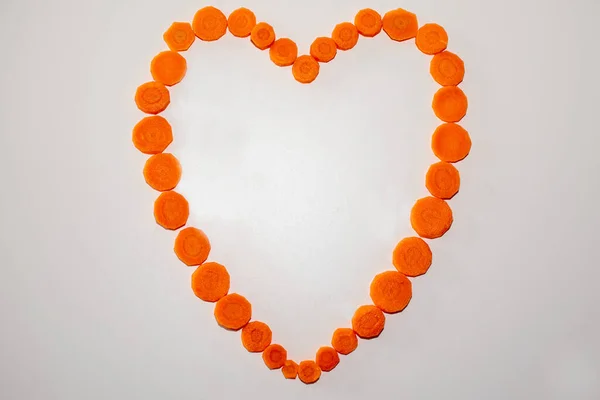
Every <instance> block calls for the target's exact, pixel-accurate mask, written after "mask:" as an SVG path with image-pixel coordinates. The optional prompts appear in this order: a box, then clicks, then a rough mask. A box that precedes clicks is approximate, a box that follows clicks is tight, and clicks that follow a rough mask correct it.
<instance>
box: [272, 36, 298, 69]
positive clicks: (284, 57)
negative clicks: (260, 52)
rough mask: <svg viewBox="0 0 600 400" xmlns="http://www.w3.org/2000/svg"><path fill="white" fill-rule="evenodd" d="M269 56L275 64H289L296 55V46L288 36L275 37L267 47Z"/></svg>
mask: <svg viewBox="0 0 600 400" xmlns="http://www.w3.org/2000/svg"><path fill="white" fill-rule="evenodd" d="M269 57H270V58H271V61H273V63H274V64H275V65H278V66H280V67H287V66H290V65H292V64H293V63H294V61H296V58H297V57H298V46H297V45H296V43H294V41H293V40H291V39H288V38H281V39H277V40H276V41H275V42H273V44H272V45H271V47H270V48H269Z"/></svg>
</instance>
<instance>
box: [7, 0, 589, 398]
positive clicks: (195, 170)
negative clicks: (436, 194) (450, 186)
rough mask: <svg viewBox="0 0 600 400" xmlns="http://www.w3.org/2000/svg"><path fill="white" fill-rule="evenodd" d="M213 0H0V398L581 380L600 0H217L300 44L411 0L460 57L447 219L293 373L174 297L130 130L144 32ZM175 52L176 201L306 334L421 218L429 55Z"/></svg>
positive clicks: (559, 385)
mask: <svg viewBox="0 0 600 400" xmlns="http://www.w3.org/2000/svg"><path fill="white" fill-rule="evenodd" d="M208 4H209V3H203V2H202V1H197V0H196V1H184V0H177V1H164V0H118V1H117V0H114V1H100V0H94V1H81V0H55V1H49V0H3V1H2V3H1V5H0V37H1V40H2V55H1V56H0V59H1V63H0V88H1V93H2V97H1V100H0V101H1V104H0V117H1V118H0V149H1V150H2V157H1V158H0V170H1V171H2V189H1V197H0V217H1V220H0V246H1V247H0V268H1V277H0V316H1V329H0V398H1V399H3V400H4V399H6V400H13V399H14V400H21V399H23V400H37V399H43V400H50V399H59V400H70V399H144V400H150V399H200V400H204V399H206V400H209V399H210V400H213V399H214V400H219V399H226V400H229V399H235V398H262V399H265V400H267V399H269V400H270V399H280V398H281V399H288V400H294V399H307V398H309V399H316V400H319V399H341V398H344V399H348V400H352V399H365V398H381V399H384V398H385V399H388V398H394V399H395V398H399V399H407V400H409V399H433V400H436V399H461V400H467V399H469V400H470V399H473V400H481V399H486V400H494V399H503V400H504V399H545V400H546V399H548V400H552V399H575V400H580V399H581V400H584V399H598V398H600V378H599V375H600V350H599V349H600V344H599V343H598V339H599V338H600V324H599V323H600V321H599V315H600V312H599V311H598V307H599V302H600V291H599V289H598V282H599V280H600V268H599V264H600V263H599V262H598V261H597V254H598V253H597V251H598V247H599V245H600V241H599V234H598V232H599V229H600V228H599V223H600V216H599V212H598V204H599V203H598V201H599V199H598V196H599V195H600V190H599V185H600V183H599V181H600V180H599V179H598V168H599V167H600V163H599V161H598V146H599V145H600V140H599V139H598V134H599V130H598V126H597V122H596V119H595V115H596V114H597V113H598V104H600V101H599V100H600V99H599V97H598V93H599V91H600V87H599V85H598V55H597V50H598V40H597V36H598V28H597V17H598V16H599V15H600V3H599V2H597V1H595V0H573V1H569V2H559V1H557V0H548V1H544V2H542V1H534V0H526V1H524V0H506V1H496V2H490V1H481V0H457V1H452V2H450V1H417V0H412V1H411V0H404V1H402V2H398V1H397V0H394V1H392V0H370V1H368V2H367V1H364V0H363V1H354V0H352V1H348V0H346V1H333V0H304V1H297V2H294V1H267V0H264V1H259V0H245V1H244V2H240V1H239V0H236V1H215V2H213V5H215V6H218V7H219V8H221V9H222V10H223V11H224V12H225V13H226V14H229V12H231V11H232V10H233V9H235V8H237V7H239V6H241V5H244V6H247V7H249V8H251V9H253V10H254V11H255V13H256V15H257V17H258V19H259V20H263V21H267V22H269V23H271V24H272V25H273V26H274V28H275V30H276V32H277V35H278V36H279V37H285V36H287V37H290V38H292V39H294V40H295V41H296V42H297V43H298V45H299V48H300V52H301V53H306V52H307V51H308V48H309V45H310V43H311V42H312V40H313V39H314V38H315V37H316V36H322V35H329V34H330V33H331V30H332V28H333V26H334V25H335V24H337V23H339V22H342V21H346V20H353V18H354V15H355V13H356V12H357V11H358V10H359V9H361V8H363V7H372V8H375V9H377V10H378V11H380V12H382V13H383V12H385V11H387V10H389V9H393V8H397V7H403V8H406V9H409V10H411V11H413V12H415V13H416V14H417V16H418V17H419V22H420V23H421V24H423V23H426V22H432V21H434V22H438V23H440V24H442V25H443V26H444V27H445V28H446V29H447V31H448V33H449V36H450V44H449V49H450V50H452V51H455V52H456V53H458V54H459V55H460V56H461V57H462V58H463V59H464V60H465V63H466V68H467V74H466V78H465V81H464V83H463V84H462V85H461V87H462V88H463V89H464V90H465V92H466V93H467V95H468V96H469V102H470V107H469V112H468V116H467V117H466V118H465V119H464V120H463V121H462V123H463V125H464V127H465V128H466V129H468V130H469V132H470V134H471V137H472V140H473V148H472V153H471V155H470V156H469V157H468V158H467V159H466V160H465V161H464V162H461V163H459V164H457V167H458V169H459V170H460V173H461V178H462V188H461V191H460V193H459V194H458V195H457V196H456V197H455V198H454V199H453V200H452V201H451V202H450V205H451V207H452V209H453V211H454V216H455V223H454V225H453V226H452V228H451V230H450V231H449V232H448V233H447V235H445V236H444V237H443V238H441V239H438V240H434V241H431V242H430V243H431V248H432V250H433V253H434V263H433V266H432V267H431V270H430V272H429V273H428V274H426V275H425V276H423V277H420V278H417V279H415V280H414V281H413V291H414V296H413V300H412V302H411V304H410V305H409V307H408V308H407V309H406V310H405V311H404V312H402V313H400V314H397V315H392V316H388V318H387V322H386V327H385V330H384V331H383V333H382V335H381V336H380V337H379V338H378V339H376V340H372V341H361V342H360V344H359V347H358V349H357V350H356V351H355V352H354V353H352V354H351V355H350V356H347V357H342V361H341V363H340V364H339V366H338V367H337V368H336V369H335V370H334V371H332V372H330V373H324V374H323V376H322V378H321V380H320V381H319V382H318V383H317V384H316V385H312V386H306V385H303V384H301V383H300V382H299V381H286V380H284V379H283V377H282V376H281V373H280V372H279V371H269V370H267V368H266V367H265V366H264V364H263V362H262V360H261V357H260V356H259V355H256V354H249V353H248V352H246V351H245V350H244V349H243V347H242V346H241V342H240V338H239V332H236V333H232V332H227V331H225V330H223V329H221V328H219V327H218V326H217V324H216V322H215V321H214V318H213V316H212V310H213V308H212V304H207V303H203V302H201V301H200V300H198V299H197V298H196V297H195V296H194V295H193V293H192V292H191V290H190V288H189V285H190V282H189V280H190V274H191V272H192V269H191V268H187V267H185V266H184V265H183V264H182V263H180V262H179V261H178V260H177V258H176V257H175V255H174V254H173V251H172V245H173V239H174V237H175V233H174V232H170V231H165V230H163V229H161V228H160V227H159V226H157V225H156V223H155V222H154V219H153V216H152V205H153V201H154V199H155V198H156V196H157V193H156V192H155V191H153V190H152V189H151V188H150V187H148V186H147V185H146V184H145V182H144V179H143V177H142V167H143V165H144V162H145V160H146V158H147V156H144V155H143V154H141V153H139V152H138V151H137V150H136V149H135V148H134V147H133V145H132V143H131V129H132V127H133V125H134V124H135V123H136V122H137V121H138V120H139V119H140V118H142V116H143V115H142V113H141V112H139V111H138V110H137V108H136V107H135V104H134V102H133V95H134V92H135V89H136V87H137V86H138V85H139V84H141V83H143V82H145V81H147V80H149V79H150V73H149V63H150V60H151V59H152V57H153V56H154V55H155V54H156V53H158V52H159V51H161V50H163V49H165V48H166V46H165V44H164V43H163V42H162V34H163V32H164V31H165V30H166V29H167V28H168V27H169V25H170V23H171V22H173V21H191V19H192V18H193V15H194V13H195V11H196V10H197V9H199V8H201V7H203V6H205V5H208ZM186 57H187V60H188V74H187V76H186V78H185V79H184V81H183V82H182V83H181V84H180V85H177V86H176V87H174V88H173V89H172V90H171V94H172V104H171V106H170V107H169V108H168V110H167V111H166V112H165V113H164V115H165V116H166V117H167V118H168V119H169V121H170V122H171V124H172V125H173V129H174V135H175V141H174V142H173V144H172V146H171V147H170V148H169V151H171V152H173V153H174V154H175V155H176V156H177V157H179V159H180V160H181V163H182V165H183V171H184V172H183V174H184V175H183V180H182V182H181V184H180V186H179V189H178V190H179V191H180V192H181V193H183V194H184V195H185V196H186V197H187V198H188V199H189V200H190V203H191V209H192V213H191V216H190V221H189V222H190V224H191V225H193V226H197V227H199V228H201V229H203V230H204V231H205V232H206V233H207V234H208V235H209V237H210V239H211V241H212V244H213V251H212V253H211V256H210V259H211V260H214V261H218V262H221V263H223V264H225V265H226V266H227V267H228V269H229V272H230V273H231V276H232V287H231V290H232V291H234V292H238V293H241V294H243V295H245V296H247V297H248V299H250V301H251V302H252V304H253V314H254V315H253V316H254V317H255V318H256V319H259V320H263V321H265V322H267V323H268V324H269V325H270V326H271V328H272V329H273V332H274V334H273V339H274V342H277V343H281V344H283V345H284V346H285V347H286V348H287V349H288V351H289V357H290V358H292V359H294V360H296V361H300V360H303V359H311V358H313V357H314V353H315V351H316V350H317V348H318V347H319V346H322V345H327V344H329V341H330V338H331V333H332V332H333V330H334V329H335V328H337V327H340V326H348V325H349V322H350V318H351V316H352V314H353V312H354V310H355V309H356V307H357V306H358V305H360V304H364V303H366V302H368V301H369V297H368V285H369V283H370V281H371V279H372V277H373V276H374V275H375V274H376V273H378V272H381V271H384V270H387V269H390V268H393V267H392V266H391V251H392V249H393V247H394V246H395V244H396V243H397V241H399V240H400V239H401V238H402V237H404V236H407V235H413V234H414V232H412V231H411V228H410V224H409V211H410V208H411V206H412V204H413V203H414V201H415V200H416V199H417V198H419V197H421V196H425V195H427V192H426V189H425V187H424V175H425V172H426V170H427V167H428V166H429V164H431V163H432V162H434V161H435V158H434V156H433V154H432V152H431V149H430V137H431V133H432V132H433V130H434V128H435V127H436V126H437V124H438V123H439V121H437V120H436V119H435V117H434V115H433V113H432V111H431V107H430V104H431V97H432V95H433V93H434V92H435V90H436V89H437V85H436V84H435V83H434V82H433V80H432V79H431V77H430V75H429V72H428V63H429V57H428V56H425V55H423V54H421V53H420V52H419V51H418V50H417V49H416V48H415V46H414V43H413V42H406V43H395V42H392V41H390V40H389V39H388V38H387V36H386V35H385V34H381V35H379V36H378V37H376V38H375V39H364V38H361V39H360V40H359V42H358V45H357V46H356V48H355V49H353V50H351V51H349V52H340V53H339V54H338V56H337V58H336V59H335V60H334V61H333V62H331V63H330V64H327V65H324V66H323V67H322V68H321V74H320V75H319V77H318V78H317V80H316V81H315V82H314V83H313V84H311V85H300V84H298V83H297V82H295V81H294V80H293V78H292V75H291V70H290V69H289V68H278V67H276V66H274V65H273V64H272V63H271V62H270V60H269V58H268V54H267V53H266V52H260V51H259V50H257V49H255V48H254V47H253V46H252V45H251V44H250V43H249V42H248V40H244V39H236V38H233V37H232V36H231V35H229V34H228V35H227V36H226V37H224V38H223V39H222V40H220V41H218V42H214V43H201V42H200V41H196V43H195V44H194V45H193V47H192V49H191V50H190V51H189V52H188V53H186Z"/></svg>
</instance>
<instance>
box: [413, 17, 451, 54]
mask: <svg viewBox="0 0 600 400" xmlns="http://www.w3.org/2000/svg"><path fill="white" fill-rule="evenodd" d="M415 42H416V44H417V47H418V48H419V50H421V51H422V52H423V53H425V54H430V55H432V54H437V53H439V52H441V51H444V50H446V47H448V34H447V33H446V30H445V29H444V28H442V27H441V26H439V25H438V24H425V25H423V26H422V27H420V28H419V30H418V31H417V38H416V40H415Z"/></svg>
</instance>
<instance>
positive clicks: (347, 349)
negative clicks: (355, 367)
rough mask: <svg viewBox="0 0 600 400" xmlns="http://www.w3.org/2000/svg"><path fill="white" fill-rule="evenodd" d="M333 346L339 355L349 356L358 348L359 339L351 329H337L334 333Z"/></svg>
mask: <svg viewBox="0 0 600 400" xmlns="http://www.w3.org/2000/svg"><path fill="white" fill-rule="evenodd" d="M331 345H332V346H333V348H334V349H335V351H337V352H338V353H340V354H344V355H348V354H350V353H352V352H353V351H354V350H356V348H357V347H358V338H357V337H356V333H354V331H353V330H352V329H350V328H337V329H336V330H335V331H334V332H333V337H332V338H331Z"/></svg>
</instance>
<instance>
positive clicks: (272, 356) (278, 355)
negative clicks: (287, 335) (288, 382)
mask: <svg viewBox="0 0 600 400" xmlns="http://www.w3.org/2000/svg"><path fill="white" fill-rule="evenodd" d="M262 358H263V361H264V362H265V365H266V366H267V367H268V368H269V369H279V368H281V367H283V365H284V364H285V361H286V360H287V350H286V349H284V348H283V346H281V345H279V344H270V345H269V346H267V348H266V349H265V350H264V351H263V353H262Z"/></svg>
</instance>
